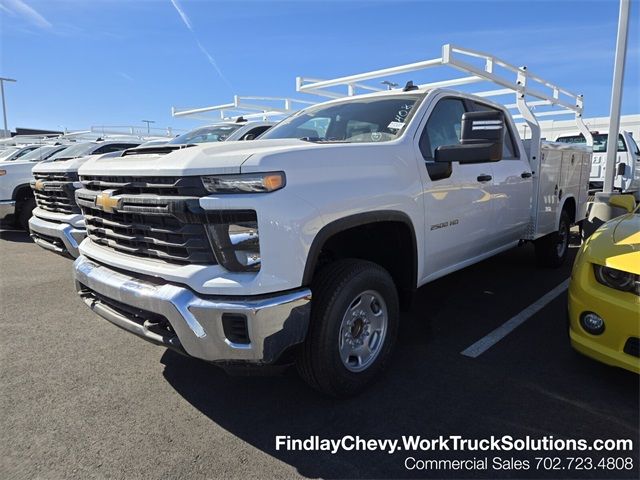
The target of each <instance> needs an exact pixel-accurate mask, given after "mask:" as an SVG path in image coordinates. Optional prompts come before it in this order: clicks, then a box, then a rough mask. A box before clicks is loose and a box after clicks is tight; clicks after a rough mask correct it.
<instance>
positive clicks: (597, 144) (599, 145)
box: [556, 133, 627, 153]
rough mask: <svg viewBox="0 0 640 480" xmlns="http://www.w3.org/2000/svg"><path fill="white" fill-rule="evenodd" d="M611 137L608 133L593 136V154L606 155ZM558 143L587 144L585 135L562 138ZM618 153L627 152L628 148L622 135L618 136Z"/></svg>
mask: <svg viewBox="0 0 640 480" xmlns="http://www.w3.org/2000/svg"><path fill="white" fill-rule="evenodd" d="M608 138H609V135H608V134H606V133H594V134H593V152H594V153H604V152H606V151H607V139H608ZM556 142H560V143H579V144H583V145H584V144H586V143H587V142H586V141H585V139H584V136H583V135H571V136H568V137H560V138H558V140H556ZM618 151H619V152H626V151H627V148H626V147H625V145H624V139H623V138H622V135H618Z"/></svg>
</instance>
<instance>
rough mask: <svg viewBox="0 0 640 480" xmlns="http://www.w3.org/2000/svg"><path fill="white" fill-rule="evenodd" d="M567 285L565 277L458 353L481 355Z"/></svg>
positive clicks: (551, 299)
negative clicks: (554, 286)
mask: <svg viewBox="0 0 640 480" xmlns="http://www.w3.org/2000/svg"><path fill="white" fill-rule="evenodd" d="M568 286H569V279H568V278H567V279H566V280H565V281H564V282H562V283H561V284H560V285H558V286H557V287H556V288H554V289H553V290H551V291H550V292H549V293H546V294H545V295H543V296H542V297H540V298H539V299H538V300H536V301H535V302H533V303H532V304H531V305H529V306H528V307H527V308H525V309H524V310H522V311H521V312H520V313H519V314H517V315H516V316H515V317H512V318H510V319H509V320H507V321H506V322H505V323H503V324H502V325H500V326H499V327H498V328H496V329H495V330H494V331H493V332H491V333H489V334H488V335H487V336H485V337H482V338H481V339H480V340H478V341H477V342H476V343H474V344H473V345H471V346H470V347H467V348H466V349H464V350H463V351H461V352H460V353H461V354H462V355H464V356H465V357H471V358H476V357H479V356H480V355H482V354H483V353H484V352H486V351H487V350H489V349H490V348H491V347H493V346H494V345H495V344H496V343H498V342H499V341H500V340H502V339H503V338H504V337H506V336H507V335H509V334H510V333H511V332H512V331H514V330H515V329H516V328H517V327H519V326H520V325H522V324H523V323H524V322H526V321H527V320H528V319H529V318H531V317H532V316H533V315H535V314H536V313H538V312H539V311H540V310H542V309H543V308H544V307H545V306H546V305H547V304H548V303H550V302H551V301H553V300H554V299H555V298H556V297H558V295H560V294H561V293H562V292H564V291H565V290H566V289H567V287H568Z"/></svg>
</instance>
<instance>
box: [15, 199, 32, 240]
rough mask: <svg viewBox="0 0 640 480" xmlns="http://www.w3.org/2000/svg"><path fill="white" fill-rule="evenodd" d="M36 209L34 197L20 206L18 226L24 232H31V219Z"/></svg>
mask: <svg viewBox="0 0 640 480" xmlns="http://www.w3.org/2000/svg"><path fill="white" fill-rule="evenodd" d="M34 208H36V200H35V198H33V197H30V198H26V199H25V200H23V201H22V202H21V204H20V208H19V210H18V219H17V220H18V226H19V227H20V228H22V229H23V230H26V231H27V232H28V231H29V219H30V218H31V215H32V213H31V212H32V211H33V209H34Z"/></svg>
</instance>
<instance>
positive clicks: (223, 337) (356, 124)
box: [74, 45, 590, 396]
mask: <svg viewBox="0 0 640 480" xmlns="http://www.w3.org/2000/svg"><path fill="white" fill-rule="evenodd" d="M469 52H470V53H469ZM454 54H457V55H459V56H460V55H464V54H470V55H471V56H472V57H474V58H478V57H479V58H483V59H486V65H485V66H484V67H478V68H477V67H474V66H473V65H470V64H467V63H465V62H464V61H462V60H458V59H457V58H456V57H454ZM436 63H437V64H439V65H444V66H447V65H448V66H453V67H454V68H456V69H458V70H465V71H468V72H472V73H473V75H474V77H478V78H480V79H482V80H484V81H489V82H493V83H498V84H499V85H500V86H502V87H507V88H508V89H509V91H510V92H511V93H512V94H514V93H515V96H516V104H517V107H516V108H518V110H519V111H520V112H521V113H520V115H521V116H522V117H524V118H525V120H526V121H527V122H528V124H529V126H530V127H531V130H532V131H533V140H532V141H529V142H523V141H521V140H520V138H519V137H518V135H517V130H516V127H515V124H514V121H513V119H512V117H511V115H510V108H512V107H510V106H508V105H507V106H503V105H501V104H499V103H496V102H493V101H490V100H488V98H487V97H488V96H489V95H488V94H487V93H479V94H478V95H473V94H469V93H463V92H460V91H453V90H444V89H442V88H439V87H440V86H442V85H443V84H444V82H442V81H438V82H436V84H435V85H433V84H427V85H425V86H414V85H413V84H412V83H411V82H408V83H407V85H406V87H405V88H403V89H395V90H390V91H382V92H376V93H371V94H366V95H355V96H348V97H346V98H339V99H336V100H332V101H329V102H326V103H321V104H318V105H315V106H312V107H309V108H306V109H304V110H302V111H300V112H298V113H297V114H294V115H292V116H291V117H289V118H287V119H285V120H284V121H282V122H281V123H279V124H278V125H277V126H275V127H273V128H272V129H271V130H269V131H268V132H267V133H265V134H264V135H263V136H262V137H261V140H260V141H258V142H255V143H245V142H242V143H240V142H233V143H221V144H214V145H211V144H206V145H194V146H189V145H184V146H183V148H180V149H179V150H175V151H172V152H171V153H166V154H164V155H157V156H151V157H150V156H149V155H127V156H126V157H124V158H111V159H102V160H93V161H89V162H87V163H86V164H84V165H83V166H82V167H81V168H80V172H79V173H80V181H81V182H82V185H83V186H82V188H81V189H79V190H77V191H76V198H77V201H78V204H79V205H80V207H81V209H82V211H83V213H84V215H85V217H86V218H87V231H88V238H87V239H86V240H85V241H83V242H82V244H81V245H80V253H81V256H80V257H79V258H78V259H77V260H76V262H75V264H74V270H75V280H76V286H77V290H78V293H79V295H80V296H81V298H82V299H83V300H84V301H85V302H86V304H87V305H88V306H89V307H90V308H91V309H93V311H94V312H96V313H97V314H99V315H101V316H102V317H104V318H106V319H107V320H109V321H110V322H112V323H114V324H115V325H117V326H119V327H121V328H123V329H125V330H127V331H129V332H131V333H134V334H136V335H138V336H140V337H142V338H144V339H146V340H148V341H150V342H153V343H156V344H159V345H164V346H166V347H169V348H172V349H175V350H177V351H180V352H182V353H184V354H187V355H190V356H193V357H196V358H200V359H203V360H205V361H209V362H214V363H216V364H219V365H222V366H232V365H237V364H243V365H247V364H253V365H265V364H278V363H289V362H291V361H294V362H295V363H296V364H297V366H298V369H299V372H300V373H301V375H302V376H303V378H304V379H305V380H306V381H307V382H309V383H310V384H311V385H312V386H314V387H315V388H317V389H318V390H320V391H322V392H325V393H327V394H330V395H336V396H338V395H349V394H354V393H355V392H357V391H359V390H361V389H362V388H364V387H365V386H366V385H367V384H368V383H369V382H370V381H372V379H373V378H374V377H375V376H376V375H377V374H378V373H379V371H380V370H381V369H382V368H383V366H384V364H385V362H386V361H387V360H388V358H389V355H390V353H391V350H392V347H393V345H394V341H395V338H396V334H397V330H398V322H399V319H400V315H399V311H400V308H401V307H403V306H406V305H407V304H408V301H409V299H410V296H411V293H412V292H413V291H414V290H415V289H416V288H417V287H419V286H421V285H424V284H426V283H428V282H430V281H432V280H435V279H437V278H439V277H442V276H444V275H446V274H448V273H450V272H453V271H456V270H459V269H461V268H463V267H465V266H467V265H471V264H473V263H476V262H478V261H480V260H482V259H485V258H488V257H490V256H492V255H495V254H497V253H499V252H502V251H504V250H506V249H509V248H512V247H514V246H516V245H518V244H519V243H520V242H522V241H533V242H535V245H536V253H537V255H538V257H539V259H540V260H541V261H542V262H543V263H545V264H547V265H559V264H560V263H562V261H563V260H564V259H565V257H566V255H567V248H568V237H569V227H570V225H571V224H572V223H574V222H579V221H581V219H582V218H583V217H584V214H585V202H586V198H587V184H588V174H589V165H590V151H589V149H588V148H586V147H581V146H573V145H567V144H556V143H549V144H547V143H541V142H540V140H539V139H540V135H539V133H540V131H539V128H537V129H536V127H537V121H536V119H535V116H534V115H533V113H532V112H531V110H530V108H529V106H528V101H527V97H529V96H533V97H534V98H543V99H544V101H545V102H548V104H549V105H552V106H556V107H558V108H560V109H568V110H570V111H573V112H575V114H576V121H577V124H578V126H579V127H580V128H581V129H583V128H584V131H585V135H587V137H588V135H589V133H588V130H586V127H584V125H583V124H582V122H581V118H580V116H581V113H582V108H581V104H582V98H581V97H579V96H577V95H573V94H571V93H569V92H567V91H566V90H564V89H560V88H559V87H555V86H553V85H552V84H550V83H549V82H547V81H544V80H540V79H539V77H535V76H533V75H531V74H529V73H528V72H527V71H526V69H524V68H518V67H513V66H511V65H509V64H507V63H506V62H503V61H501V60H499V59H497V58H495V57H493V56H490V55H486V54H482V53H480V52H473V51H468V50H462V49H458V48H456V47H452V46H449V45H446V46H445V47H443V57H442V58H440V59H437V60H433V61H427V62H422V63H420V64H413V65H411V66H403V67H398V69H399V70H401V71H402V72H407V71H408V70H409V69H411V68H415V67H416V66H422V65H426V66H431V65H435V64H436ZM498 67H501V68H503V69H506V70H507V74H506V75H502V76H500V75H499V74H498V73H497V72H496V71H495V70H496V69H497V68H498ZM394 71H395V70H394V69H387V70H383V71H376V72H371V73H370V74H368V75H364V74H360V75H355V76H352V77H344V78H343V79H337V80H333V81H324V82H319V81H314V82H315V83H312V84H308V85H311V86H312V87H317V88H318V89H323V88H324V87H325V86H335V85H346V86H347V87H348V88H349V93H350V94H353V93H354V92H353V90H354V85H356V83H357V82H360V81H361V80H362V79H363V78H365V77H366V78H379V77H382V76H387V75H390V74H392V73H394ZM511 76H513V77H516V78H517V81H516V79H515V78H513V79H512V78H511ZM538 81H539V82H542V83H541V85H543V87H544V88H549V89H551V91H549V92H548V93H544V92H543V91H542V90H540V89H537V88H536V87H535V86H534V85H532V84H533V83H535V82H538ZM461 83H464V82H460V80H458V79H454V80H452V81H451V85H459V84H461ZM467 83H471V82H470V81H467ZM298 88H299V90H300V91H304V89H305V88H308V87H306V86H305V85H304V84H303V81H299V87H298ZM502 90H504V88H503V89H502ZM558 92H560V93H558ZM489 93H491V92H489ZM497 94H501V93H500V92H498V93H497ZM566 96H568V97H569V100H563V99H562V98H565V97H566ZM565 113H566V112H565ZM89 219H90V220H89Z"/></svg>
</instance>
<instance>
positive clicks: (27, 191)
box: [13, 184, 33, 208]
mask: <svg viewBox="0 0 640 480" xmlns="http://www.w3.org/2000/svg"><path fill="white" fill-rule="evenodd" d="M29 198H33V190H31V186H30V185H29V184H27V185H18V186H17V187H16V188H15V189H14V190H13V199H14V200H15V201H16V208H19V205H20V204H21V203H22V202H24V201H25V200H27V199H29Z"/></svg>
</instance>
